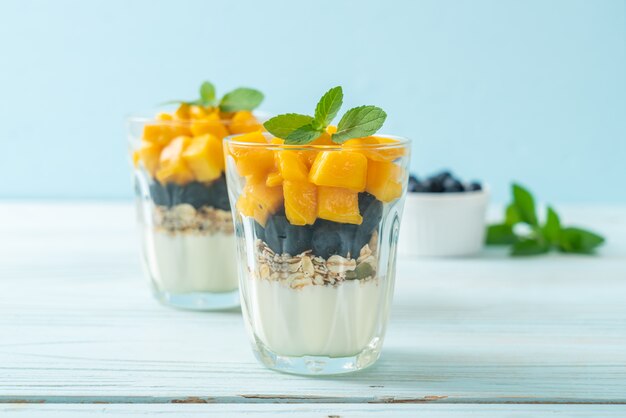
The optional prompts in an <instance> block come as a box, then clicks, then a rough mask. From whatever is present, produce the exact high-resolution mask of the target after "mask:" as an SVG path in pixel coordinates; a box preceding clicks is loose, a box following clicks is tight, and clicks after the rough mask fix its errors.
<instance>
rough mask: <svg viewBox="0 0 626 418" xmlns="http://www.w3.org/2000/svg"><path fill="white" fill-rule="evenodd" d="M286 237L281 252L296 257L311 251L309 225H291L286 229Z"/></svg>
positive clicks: (311, 234)
mask: <svg viewBox="0 0 626 418" xmlns="http://www.w3.org/2000/svg"><path fill="white" fill-rule="evenodd" d="M286 235H287V237H286V238H285V240H284V241H283V252H284V253H288V254H291V255H298V254H300V253H302V252H304V251H306V250H310V249H311V237H312V236H313V230H312V228H311V226H310V225H302V226H299V225H291V224H288V225H287V228H286Z"/></svg>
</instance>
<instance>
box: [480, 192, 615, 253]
mask: <svg viewBox="0 0 626 418" xmlns="http://www.w3.org/2000/svg"><path fill="white" fill-rule="evenodd" d="M511 192H512V193H511V194H512V195H513V202H512V203H511V204H509V205H508V206H507V208H506V211H505V216H504V221H503V222H502V223H498V224H493V225H489V226H488V227H487V244H488V245H511V255H513V256H530V255H538V254H545V253H547V252H549V251H550V250H552V249H556V250H559V251H561V252H565V253H578V254H592V253H593V252H594V251H595V249H596V248H597V247H599V246H600V245H602V244H603V243H604V241H605V240H604V238H603V237H602V236H600V235H598V234H596V233H595V232H592V231H589V230H586V229H582V228H576V227H563V226H562V224H561V219H560V217H559V215H558V213H557V212H556V211H555V210H554V208H552V207H551V206H548V207H547V208H546V219H545V222H544V224H543V225H541V224H540V223H539V220H538V217H537V209H536V206H535V199H534V197H533V195H532V194H531V193H530V191H529V190H527V189H526V188H524V187H522V186H520V185H519V184H515V183H514V184H513V185H512V186H511ZM518 224H522V225H526V228H527V229H528V231H529V232H528V233H525V234H522V233H518V232H516V230H515V229H516V228H515V227H516V225H518Z"/></svg>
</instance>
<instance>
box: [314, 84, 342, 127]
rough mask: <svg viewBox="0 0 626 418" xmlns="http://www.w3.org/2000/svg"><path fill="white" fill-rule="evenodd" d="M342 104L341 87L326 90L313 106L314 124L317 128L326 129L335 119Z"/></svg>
mask: <svg viewBox="0 0 626 418" xmlns="http://www.w3.org/2000/svg"><path fill="white" fill-rule="evenodd" d="M342 104H343V90H342V88H341V86H337V87H333V88H332V89H330V90H328V91H327V92H326V93H325V94H324V95H323V96H322V98H321V99H320V101H319V102H318V103H317V106H315V123H314V126H315V127H317V128H322V127H323V128H322V129H326V127H327V126H328V125H330V123H331V122H332V121H333V119H335V116H337V113H338V112H339V109H341V105H342Z"/></svg>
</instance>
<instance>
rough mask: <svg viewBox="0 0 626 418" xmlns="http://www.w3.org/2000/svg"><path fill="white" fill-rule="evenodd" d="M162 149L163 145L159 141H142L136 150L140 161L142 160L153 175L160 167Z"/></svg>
mask: <svg viewBox="0 0 626 418" xmlns="http://www.w3.org/2000/svg"><path fill="white" fill-rule="evenodd" d="M162 149H163V147H162V146H161V145H159V144H157V143H153V142H148V141H141V146H140V147H139V149H138V150H137V151H135V154H136V155H137V159H138V162H139V161H141V163H142V164H143V166H144V167H145V168H146V170H147V171H148V172H149V173H150V174H151V175H154V174H155V173H156V170H157V168H158V167H159V159H160V158H161V150H162ZM136 164H137V163H136Z"/></svg>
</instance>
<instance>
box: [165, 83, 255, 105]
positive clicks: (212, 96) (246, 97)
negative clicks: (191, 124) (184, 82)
mask: <svg viewBox="0 0 626 418" xmlns="http://www.w3.org/2000/svg"><path fill="white" fill-rule="evenodd" d="M263 98H264V96H263V93H261V92H260V91H258V90H255V89H251V88H248V87H239V88H236V89H235V90H233V91H230V92H228V93H226V94H225V95H224V96H223V97H222V98H221V99H220V100H217V96H216V90H215V86H214V85H213V84H212V83H211V82H209V81H205V82H204V83H202V85H201V86H200V97H199V98H198V99H195V100H171V101H169V102H165V103H163V104H186V105H190V106H193V105H195V106H204V107H216V106H217V107H219V109H220V111H222V112H237V111H240V110H253V109H255V108H257V107H258V106H259V105H260V104H261V102H262V101H263Z"/></svg>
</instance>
